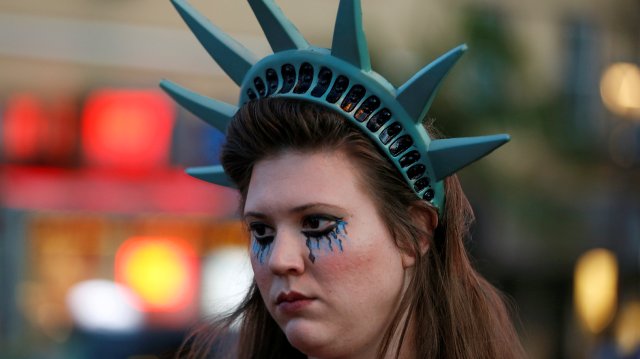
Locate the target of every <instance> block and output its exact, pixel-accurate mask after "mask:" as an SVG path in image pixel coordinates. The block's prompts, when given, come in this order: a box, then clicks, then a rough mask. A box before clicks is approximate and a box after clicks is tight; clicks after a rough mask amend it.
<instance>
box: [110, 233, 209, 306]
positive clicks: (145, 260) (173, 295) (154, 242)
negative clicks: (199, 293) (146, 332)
mask: <svg viewBox="0 0 640 359" xmlns="http://www.w3.org/2000/svg"><path fill="white" fill-rule="evenodd" d="M196 268H197V258H196V255H195V251H194V249H193V248H192V247H191V246H190V245H189V244H188V243H187V242H185V241H182V240H180V239H176V238H161V237H160V238H157V237H133V238H130V239H128V240H126V241H125V242H124V243H123V244H122V245H121V246H120V248H119V249H118V252H117V254H116V262H115V269H116V281H118V282H119V283H122V284H124V285H126V286H127V287H129V288H131V289H132V290H133V291H134V292H135V293H136V294H137V295H138V296H139V297H140V299H141V300H142V305H143V309H145V310H147V311H178V310H181V309H183V308H185V307H186V306H188V305H189V303H191V301H192V300H193V298H194V294H195V291H196V283H197V279H198V275H197V269H196Z"/></svg>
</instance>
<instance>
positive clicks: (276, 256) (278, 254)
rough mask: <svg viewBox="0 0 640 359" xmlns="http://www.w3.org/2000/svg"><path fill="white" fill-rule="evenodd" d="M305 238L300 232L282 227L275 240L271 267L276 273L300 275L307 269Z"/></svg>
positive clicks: (270, 257)
mask: <svg viewBox="0 0 640 359" xmlns="http://www.w3.org/2000/svg"><path fill="white" fill-rule="evenodd" d="M303 243H304V239H303V238H301V234H300V232H296V231H295V230H289V229H281V230H279V231H278V232H277V234H276V238H275V239H274V241H273V245H272V246H273V247H272V248H271V253H270V255H269V262H268V263H269V269H270V270H271V272H272V273H274V274H276V275H300V274H302V273H304V270H305V257H304V245H303Z"/></svg>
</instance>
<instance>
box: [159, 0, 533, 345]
mask: <svg viewBox="0 0 640 359" xmlns="http://www.w3.org/2000/svg"><path fill="white" fill-rule="evenodd" d="M174 4H175V5H176V7H177V8H178V10H179V12H180V13H181V15H182V16H183V17H184V18H185V20H186V21H187V23H188V24H189V26H190V27H191V28H192V30H193V31H194V33H195V34H196V36H198V38H199V39H200V40H201V42H202V43H203V45H204V46H205V47H206V48H207V49H208V50H209V51H210V53H212V55H214V56H216V60H217V61H218V63H219V64H220V65H221V67H222V68H223V69H225V71H227V73H229V74H230V76H231V77H232V78H234V79H236V80H237V82H239V84H240V85H241V87H242V97H241V100H240V106H239V107H238V108H235V107H233V106H230V105H226V104H222V103H220V102H217V101H215V100H212V99H206V98H204V97H202V96H199V95H197V94H194V93H191V92H189V91H187V90H185V89H183V88H180V87H178V86H177V85H174V84H172V83H168V82H164V83H163V84H162V86H163V88H165V90H167V91H168V92H169V94H170V95H171V96H173V97H174V98H175V99H176V100H177V101H178V102H179V103H180V104H182V105H183V106H185V107H186V108H187V109H189V110H191V111H192V112H194V113H196V114H197V115H199V116H200V117H202V118H203V119H204V120H206V121H207V122H209V123H211V124H213V125H214V126H216V127H218V128H220V129H221V130H224V131H225V132H226V143H225V145H224V147H223V151H222V167H206V168H198V169H192V170H191V171H190V173H191V174H192V175H194V176H196V177H198V178H201V179H205V180H208V181H210V182H214V183H218V184H223V185H233V186H235V187H237V188H238V189H239V191H240V194H241V216H242V220H243V221H244V223H245V224H246V227H247V230H248V233H249V234H250V243H251V244H250V247H251V249H250V250H251V264H252V268H253V271H254V275H255V281H254V283H253V285H252V287H251V289H250V290H249V293H248V294H247V297H246V298H245V300H244V302H243V304H242V305H241V306H240V307H239V308H238V309H237V310H236V311H234V312H233V313H231V314H230V315H228V316H227V317H225V318H222V319H218V320H217V321H215V322H213V323H210V324H206V325H203V326H202V327H201V328H199V329H198V330H196V331H195V332H194V334H193V335H192V336H191V337H190V339H189V340H188V341H187V342H186V344H185V346H184V347H183V350H182V352H181V354H184V356H185V357H193V358H200V357H208V356H209V355H210V354H211V353H215V354H216V355H218V356H220V357H225V356H226V357H238V358H296V357H311V358H519V357H522V350H521V347H520V344H519V341H518V338H517V335H516V333H515V331H514V329H513V326H512V325H511V323H510V321H509V315H508V313H507V310H506V308H505V305H504V303H503V301H502V299H501V296H500V294H499V293H498V292H497V291H496V290H495V289H494V288H493V287H492V286H491V285H490V284H489V283H488V282H487V281H486V280H484V279H483V278H482V277H481V276H480V275H479V274H478V273H477V272H475V270H474V269H473V268H472V267H471V264H470V262H469V259H468V257H467V254H466V251H465V249H464V245H463V240H464V239H465V238H466V236H467V234H468V233H467V232H468V231H467V229H468V225H469V223H470V222H471V221H472V219H473V215H472V212H471V209H470V207H469V204H468V202H467V200H466V198H465V196H464V194H463V193H462V191H461V189H460V186H459V184H458V181H457V179H456V177H455V176H452V173H453V172H455V171H456V170H457V169H459V168H461V167H462V166H464V165H466V164H468V163H470V162H472V161H474V160H476V159H478V158H480V157H482V156H484V155H486V154H487V153H488V152H490V151H491V150H493V149H494V148H496V147H497V146H499V145H500V144H502V143H504V142H505V141H506V138H505V137H504V136H498V137H496V136H488V137H482V138H476V139H453V140H436V139H432V136H430V135H429V133H428V132H427V131H426V130H425V128H424V127H423V126H422V124H421V122H420V120H421V118H422V116H424V114H425V113H426V111H427V109H428V107H429V104H430V103H431V100H432V97H433V94H434V93H435V90H436V89H437V87H438V85H439V82H440V80H441V79H442V78H443V77H444V74H446V72H447V71H448V69H449V68H450V67H451V66H452V65H453V63H455V60H456V59H457V58H458V57H459V55H460V54H461V52H462V51H463V50H464V48H458V49H456V50H454V51H452V52H450V53H448V54H446V55H445V56H443V57H442V58H440V59H438V60H437V61H436V62H434V63H432V64H430V65H428V66H427V67H426V68H425V70H423V71H421V72H419V73H418V74H417V75H416V76H414V78H412V79H411V80H410V81H408V82H407V84H405V85H403V86H402V87H400V88H399V89H397V90H396V89H394V88H392V89H393V91H390V90H389V87H390V84H388V83H387V82H386V81H385V80H384V79H381V78H380V77H379V75H377V74H374V73H372V72H371V71H370V66H369V64H368V57H367V56H365V55H366V54H365V51H363V50H362V49H363V48H364V49H366V46H363V43H364V42H363V39H364V37H363V34H362V32H361V28H360V26H359V14H360V9H359V3H358V2H357V1H350V0H343V1H341V2H340V8H339V13H338V20H337V21H336V29H335V31H334V34H337V35H334V43H333V46H332V50H331V53H328V52H327V51H326V50H322V49H317V48H313V47H310V46H309V45H308V44H306V43H305V42H304V41H303V40H302V39H301V37H300V36H299V34H297V32H295V30H294V29H293V28H292V27H291V25H290V24H289V23H288V22H286V21H285V20H284V17H283V15H282V14H281V13H280V12H279V9H277V8H276V7H275V5H273V3H272V2H269V1H259V0H256V1H250V4H251V6H252V8H253V9H254V12H255V13H256V15H257V16H258V20H260V22H261V24H262V25H263V28H264V29H265V33H267V36H268V37H269V39H270V42H271V45H272V47H273V48H274V51H275V52H276V53H275V54H274V55H271V56H269V57H267V58H265V59H263V60H262V61H259V62H258V61H252V60H251V59H250V57H249V56H248V55H247V54H246V53H245V52H244V50H239V49H238V48H239V47H238V46H239V45H238V44H237V43H234V42H232V41H231V40H230V39H229V38H228V37H226V35H224V34H222V33H221V32H220V31H219V30H217V29H216V28H213V27H212V26H211V25H210V24H208V23H206V22H204V21H202V18H201V17H200V15H198V14H196V13H195V10H193V9H192V8H190V7H189V6H188V5H187V4H186V3H184V2H182V1H180V0H175V1H174ZM352 35H353V36H352ZM344 39H347V40H344ZM354 44H355V45H357V46H354ZM365 45H366V44H365ZM354 48H355V49H359V50H357V51H356V52H353V51H351V50H352V49H354ZM220 53H222V55H220ZM234 323H235V324H237V325H238V326H239V330H238V331H237V338H236V337H235V334H234V333H235V330H234V329H232V328H233V327H234Z"/></svg>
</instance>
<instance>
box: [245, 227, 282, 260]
mask: <svg viewBox="0 0 640 359" xmlns="http://www.w3.org/2000/svg"><path fill="white" fill-rule="evenodd" d="M248 227H249V228H248V229H249V233H251V237H252V238H253V244H252V246H251V247H252V250H253V253H255V255H256V258H258V260H259V261H260V263H262V261H263V260H264V256H265V253H266V252H268V251H269V249H270V248H271V244H272V243H273V240H274V239H275V236H276V231H275V230H274V229H273V228H272V227H271V226H269V225H267V224H265V223H263V222H259V221H254V222H251V223H249V225H248Z"/></svg>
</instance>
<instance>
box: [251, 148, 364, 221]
mask: <svg viewBox="0 0 640 359" xmlns="http://www.w3.org/2000/svg"><path fill="white" fill-rule="evenodd" d="M360 178H361V176H360V174H359V170H358V168H357V167H356V166H355V164H354V162H353V160H351V159H350V158H348V157H347V155H346V154H344V153H343V152H342V151H318V152H308V153H307V152H304V153H303V152H297V151H285V152H283V153H280V154H278V155H276V156H273V157H269V158H266V159H263V160H261V161H258V162H257V163H256V164H255V166H254V168H253V172H252V174H251V181H250V184H249V188H248V191H247V199H246V203H245V212H248V211H260V212H266V211H275V210H287V209H290V208H293V207H298V206H304V205H308V204H310V203H326V204H330V205H336V206H341V207H343V208H345V209H347V208H354V207H357V206H362V205H372V202H371V199H370V198H369V196H368V194H367V193H366V192H365V191H364V190H363V188H362V185H361V180H360Z"/></svg>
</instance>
